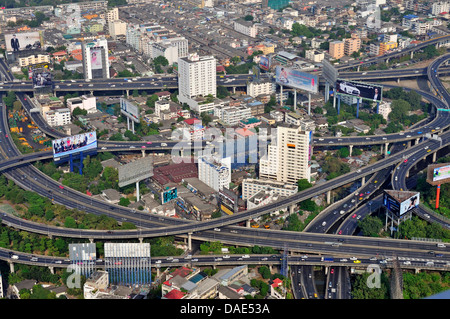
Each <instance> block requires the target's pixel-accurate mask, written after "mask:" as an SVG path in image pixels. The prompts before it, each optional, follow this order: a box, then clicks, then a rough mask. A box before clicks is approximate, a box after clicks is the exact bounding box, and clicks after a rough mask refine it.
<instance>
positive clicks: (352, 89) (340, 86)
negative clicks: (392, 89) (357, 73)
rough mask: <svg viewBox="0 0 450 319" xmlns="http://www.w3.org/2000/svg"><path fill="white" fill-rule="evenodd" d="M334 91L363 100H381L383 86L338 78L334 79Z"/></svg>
mask: <svg viewBox="0 0 450 319" xmlns="http://www.w3.org/2000/svg"><path fill="white" fill-rule="evenodd" d="M336 93H338V94H344V95H348V96H353V97H360V98H362V99H364V100H371V101H374V102H381V100H382V93H383V87H382V86H380V85H374V84H369V83H359V82H353V81H345V80H341V79H338V80H337V81H336Z"/></svg>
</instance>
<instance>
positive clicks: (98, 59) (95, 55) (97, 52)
mask: <svg viewBox="0 0 450 319" xmlns="http://www.w3.org/2000/svg"><path fill="white" fill-rule="evenodd" d="M90 52H91V69H92V70H101V69H102V68H103V63H102V49H100V48H91V49H90Z"/></svg>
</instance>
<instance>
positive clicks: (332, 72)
mask: <svg viewBox="0 0 450 319" xmlns="http://www.w3.org/2000/svg"><path fill="white" fill-rule="evenodd" d="M322 65H323V68H322V76H323V77H324V78H325V80H327V81H328V83H330V84H333V83H336V81H337V78H338V76H339V72H338V70H336V68H335V67H334V66H333V65H332V64H331V63H330V62H328V61H327V60H323V61H322Z"/></svg>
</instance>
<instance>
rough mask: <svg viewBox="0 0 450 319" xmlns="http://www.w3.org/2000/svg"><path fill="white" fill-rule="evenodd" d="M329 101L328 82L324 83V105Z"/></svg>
mask: <svg viewBox="0 0 450 319" xmlns="http://www.w3.org/2000/svg"><path fill="white" fill-rule="evenodd" d="M329 99H330V83H328V81H327V82H326V83H325V103H327V102H328V100H329Z"/></svg>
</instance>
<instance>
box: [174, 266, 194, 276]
mask: <svg viewBox="0 0 450 319" xmlns="http://www.w3.org/2000/svg"><path fill="white" fill-rule="evenodd" d="M190 273H191V270H190V269H189V268H186V267H180V268H177V269H176V270H175V271H174V272H173V273H171V274H170V275H171V276H172V277H175V276H177V275H178V276H180V277H183V278H184V277H186V276H187V275H189V274H190Z"/></svg>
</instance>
